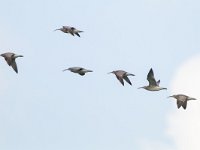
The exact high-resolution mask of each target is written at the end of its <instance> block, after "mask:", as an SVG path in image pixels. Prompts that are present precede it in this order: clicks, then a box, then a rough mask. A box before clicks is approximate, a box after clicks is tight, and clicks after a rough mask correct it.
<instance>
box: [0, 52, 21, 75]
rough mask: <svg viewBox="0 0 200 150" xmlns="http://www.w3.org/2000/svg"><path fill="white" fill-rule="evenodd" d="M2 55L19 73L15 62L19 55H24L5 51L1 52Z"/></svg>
mask: <svg viewBox="0 0 200 150" xmlns="http://www.w3.org/2000/svg"><path fill="white" fill-rule="evenodd" d="M1 56H2V57H4V59H5V60H6V62H7V64H8V65H9V66H11V67H12V68H13V69H14V71H15V72H16V73H18V69H17V64H16V62H15V59H16V58H17V57H23V56H22V55H16V54H15V53H11V52H7V53H3V54H1Z"/></svg>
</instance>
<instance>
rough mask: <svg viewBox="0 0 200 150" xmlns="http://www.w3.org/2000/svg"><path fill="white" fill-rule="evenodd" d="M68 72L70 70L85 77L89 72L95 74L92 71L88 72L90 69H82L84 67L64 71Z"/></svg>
mask: <svg viewBox="0 0 200 150" xmlns="http://www.w3.org/2000/svg"><path fill="white" fill-rule="evenodd" d="M66 70H69V71H71V72H73V73H77V74H79V75H81V76H84V75H85V74H86V73H87V72H93V71H92V70H88V69H85V68H82V67H70V68H68V69H64V70H63V71H66Z"/></svg>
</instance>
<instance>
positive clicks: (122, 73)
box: [108, 70, 135, 86]
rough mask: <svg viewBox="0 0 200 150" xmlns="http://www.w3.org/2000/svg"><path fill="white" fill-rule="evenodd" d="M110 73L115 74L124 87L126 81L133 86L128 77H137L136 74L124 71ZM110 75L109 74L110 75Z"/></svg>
mask: <svg viewBox="0 0 200 150" xmlns="http://www.w3.org/2000/svg"><path fill="white" fill-rule="evenodd" d="M109 73H113V74H115V76H116V78H117V79H118V80H119V81H120V82H121V84H122V85H123V86H124V80H125V81H126V82H127V83H129V84H130V85H132V83H131V81H130V80H129V78H128V76H135V75H134V74H131V73H128V72H126V71H123V70H116V71H112V72H109ZM109 73H108V74H109Z"/></svg>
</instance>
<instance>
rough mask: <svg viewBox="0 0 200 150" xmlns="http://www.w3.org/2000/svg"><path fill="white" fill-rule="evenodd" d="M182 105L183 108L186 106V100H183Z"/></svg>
mask: <svg viewBox="0 0 200 150" xmlns="http://www.w3.org/2000/svg"><path fill="white" fill-rule="evenodd" d="M182 107H183V108H184V109H186V108H187V101H184V102H183V104H182Z"/></svg>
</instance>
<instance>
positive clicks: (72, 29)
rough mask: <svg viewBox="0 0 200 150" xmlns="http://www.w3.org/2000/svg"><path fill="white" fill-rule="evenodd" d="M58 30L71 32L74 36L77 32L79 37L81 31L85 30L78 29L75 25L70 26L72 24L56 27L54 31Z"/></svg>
mask: <svg viewBox="0 0 200 150" xmlns="http://www.w3.org/2000/svg"><path fill="white" fill-rule="evenodd" d="M56 30H60V31H62V32H64V33H70V34H71V35H73V36H74V34H76V35H77V36H79V37H80V35H79V33H80V32H83V31H80V30H78V29H76V28H74V27H70V26H63V27H62V28H60V29H55V30H54V31H56Z"/></svg>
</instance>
